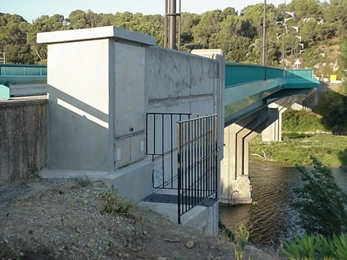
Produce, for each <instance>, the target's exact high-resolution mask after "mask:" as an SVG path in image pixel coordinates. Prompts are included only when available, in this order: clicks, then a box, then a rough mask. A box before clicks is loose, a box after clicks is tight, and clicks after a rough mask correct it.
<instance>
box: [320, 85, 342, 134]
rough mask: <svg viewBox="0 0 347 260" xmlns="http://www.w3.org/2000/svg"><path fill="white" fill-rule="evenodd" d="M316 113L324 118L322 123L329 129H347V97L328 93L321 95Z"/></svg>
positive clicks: (332, 92)
mask: <svg viewBox="0 0 347 260" xmlns="http://www.w3.org/2000/svg"><path fill="white" fill-rule="evenodd" d="M315 112H317V113H318V114H320V115H321V116H322V119H321V123H322V124H323V125H324V126H325V127H327V128H328V129H331V130H333V128H336V127H340V128H342V131H346V129H347V122H346V117H347V97H346V96H344V95H342V94H340V93H337V92H334V91H326V92H323V93H322V94H321V95H320V98H319V103H318V105H317V107H316V108H315Z"/></svg>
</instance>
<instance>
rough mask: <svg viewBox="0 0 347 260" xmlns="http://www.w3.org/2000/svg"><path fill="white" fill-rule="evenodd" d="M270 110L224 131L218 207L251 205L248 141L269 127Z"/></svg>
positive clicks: (259, 112)
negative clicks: (223, 205)
mask: <svg viewBox="0 0 347 260" xmlns="http://www.w3.org/2000/svg"><path fill="white" fill-rule="evenodd" d="M272 121H273V118H272V117H271V114H270V110H269V109H268V108H264V109H261V110H259V111H257V112H255V113H253V114H252V115H250V116H248V117H246V118H244V119H242V120H240V121H238V122H236V123H234V124H231V125H230V126H228V127H226V128H225V129H224V142H225V149H224V159H223V161H222V171H221V198H220V201H219V202H220V203H223V204H228V205H237V204H249V203H251V202H252V196H251V191H252V186H251V183H250V176H249V141H250V140H252V139H253V138H254V137H255V136H256V135H257V134H259V133H260V132H261V131H262V130H263V129H264V128H265V127H266V126H267V125H268V124H270V123H272Z"/></svg>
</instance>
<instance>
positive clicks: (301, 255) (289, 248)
mask: <svg viewBox="0 0 347 260" xmlns="http://www.w3.org/2000/svg"><path fill="white" fill-rule="evenodd" d="M284 245H285V248H283V249H282V252H283V253H284V254H285V255H286V256H287V257H288V258H289V259H307V260H308V259H339V260H342V259H347V238H346V236H345V235H344V234H342V233H341V234H340V235H339V236H333V237H332V238H326V237H324V236H322V235H320V234H318V235H308V234H305V235H304V236H303V237H301V238H299V237H297V236H294V241H292V242H291V243H287V242H284Z"/></svg>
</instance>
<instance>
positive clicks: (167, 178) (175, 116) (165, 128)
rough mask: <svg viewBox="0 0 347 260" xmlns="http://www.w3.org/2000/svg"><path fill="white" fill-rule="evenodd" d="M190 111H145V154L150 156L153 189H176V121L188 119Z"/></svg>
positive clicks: (190, 115)
mask: <svg viewBox="0 0 347 260" xmlns="http://www.w3.org/2000/svg"><path fill="white" fill-rule="evenodd" d="M191 117H192V114H190V113H147V114H146V154H147V155H151V156H152V160H153V162H154V165H155V166H154V170H153V175H152V183H153V188H154V190H157V189H177V188H178V186H177V127H176V124H177V122H178V121H181V120H186V119H190V118H191Z"/></svg>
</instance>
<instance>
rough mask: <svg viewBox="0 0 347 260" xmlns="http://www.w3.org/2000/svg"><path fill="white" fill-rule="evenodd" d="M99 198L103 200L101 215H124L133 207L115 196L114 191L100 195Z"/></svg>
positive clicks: (115, 192)
mask: <svg viewBox="0 0 347 260" xmlns="http://www.w3.org/2000/svg"><path fill="white" fill-rule="evenodd" d="M101 198H103V199H104V200H105V203H104V204H103V205H102V208H101V210H100V212H101V213H118V214H126V213H128V211H129V210H130V209H131V208H132V206H133V205H132V204H131V203H130V202H126V201H125V200H124V199H123V198H121V197H119V196H117V190H116V189H112V190H111V191H107V192H104V193H103V194H101Z"/></svg>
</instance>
